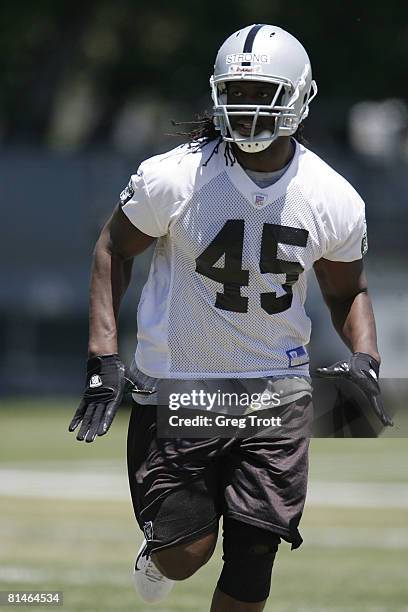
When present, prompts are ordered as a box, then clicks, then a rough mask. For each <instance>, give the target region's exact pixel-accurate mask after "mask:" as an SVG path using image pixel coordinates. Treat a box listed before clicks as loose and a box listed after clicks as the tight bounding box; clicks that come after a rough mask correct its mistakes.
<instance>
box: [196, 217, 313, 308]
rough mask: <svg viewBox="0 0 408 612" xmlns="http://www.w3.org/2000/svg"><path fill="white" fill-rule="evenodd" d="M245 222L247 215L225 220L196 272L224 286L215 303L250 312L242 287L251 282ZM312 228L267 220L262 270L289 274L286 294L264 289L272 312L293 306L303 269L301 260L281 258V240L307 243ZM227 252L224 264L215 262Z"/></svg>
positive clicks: (264, 304) (263, 295) (265, 304)
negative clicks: (245, 253)
mask: <svg viewBox="0 0 408 612" xmlns="http://www.w3.org/2000/svg"><path fill="white" fill-rule="evenodd" d="M244 232H245V222H244V220H243V219H230V220H228V221H226V222H225V224H224V226H223V227H222V229H221V230H220V231H219V232H218V234H217V235H216V236H215V238H214V240H213V241H212V242H211V243H210V244H209V245H208V247H207V248H206V249H205V251H203V252H202V253H201V255H199V256H198V257H197V259H196V272H198V273H199V274H202V275H203V276H206V277H207V278H211V279H212V280H213V281H216V282H217V283H221V284H222V285H223V286H224V287H223V291H222V293H220V292H217V297H216V300H215V307H216V308H222V309H223V310H230V311H232V312H247V311H248V298H247V297H244V296H242V295H241V287H247V286H248V284H249V271H248V270H243V269H242V252H243V248H244ZM308 235H309V232H308V231H307V230H305V229H302V228H297V227H289V226H287V225H276V224H275V223H264V225H263V230H262V240H261V255H260V261H259V269H260V272H261V273H262V274H266V273H268V272H269V273H272V274H286V279H285V282H284V283H283V284H282V289H283V290H284V291H285V294H284V295H281V296H280V297H277V296H276V293H275V292H273V291H271V292H269V293H261V294H260V298H261V307H262V308H263V309H264V310H265V311H266V312H267V313H268V314H276V313H278V312H283V311H284V310H287V309H288V308H290V306H291V304H292V297H293V295H292V287H293V285H294V284H295V283H296V281H297V280H298V278H299V275H300V274H301V273H302V272H303V269H304V268H303V266H302V265H301V264H300V263H299V262H298V261H284V260H282V259H278V244H279V243H281V244H290V245H294V246H300V247H305V246H306V243H307V237H308ZM223 255H225V263H224V267H223V268H218V267H215V266H214V264H215V263H216V262H217V261H218V260H219V259H220V257H222V256H223Z"/></svg>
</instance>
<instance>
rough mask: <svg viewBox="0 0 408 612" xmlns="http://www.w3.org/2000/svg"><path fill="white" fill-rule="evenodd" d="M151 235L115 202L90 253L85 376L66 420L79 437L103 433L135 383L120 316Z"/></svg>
mask: <svg viewBox="0 0 408 612" xmlns="http://www.w3.org/2000/svg"><path fill="white" fill-rule="evenodd" d="M154 240H155V238H153V237H151V236H148V235H146V234H144V233H143V232H141V231H140V230H138V229H137V228H136V227H135V226H134V225H133V224H132V223H131V222H130V221H129V219H128V218H127V217H126V215H125V214H124V213H123V212H122V209H121V207H120V205H119V206H117V208H116V209H115V211H114V212H113V214H112V216H111V217H110V219H109V220H108V221H107V223H106V224H105V226H104V228H103V229H102V232H101V234H100V236H99V238H98V241H97V243H96V246H95V250H94V254H93V263H92V272H91V286H90V306H89V344H88V357H89V358H88V364H87V380H86V387H85V391H84V395H83V399H82V401H81V403H80V405H79V407H78V409H77V411H76V412H75V415H74V417H73V419H72V421H71V423H70V426H69V430H70V431H74V430H75V429H76V428H77V427H78V425H79V424H80V423H81V427H80V429H79V432H78V435H77V440H80V441H83V440H85V441H86V442H93V440H94V439H95V437H96V436H97V435H98V436H102V435H104V434H105V433H106V432H107V431H108V429H109V427H110V425H111V423H112V421H113V418H114V416H115V414H116V411H117V409H118V407H119V405H120V403H121V400H122V397H123V394H124V393H125V391H126V390H127V389H130V388H131V387H132V384H133V381H132V378H131V375H130V373H129V372H128V370H127V368H126V366H125V365H124V364H123V363H122V361H121V360H120V358H119V355H118V330H117V325H118V315H119V309H120V304H121V301H122V298H123V296H124V294H125V291H126V289H127V287H128V285H129V282H130V277H131V271H132V264H133V257H134V256H135V255H138V254H139V253H142V252H143V251H144V250H145V249H146V248H147V247H148V246H149V245H150V244H151V243H152V242H153V241H154Z"/></svg>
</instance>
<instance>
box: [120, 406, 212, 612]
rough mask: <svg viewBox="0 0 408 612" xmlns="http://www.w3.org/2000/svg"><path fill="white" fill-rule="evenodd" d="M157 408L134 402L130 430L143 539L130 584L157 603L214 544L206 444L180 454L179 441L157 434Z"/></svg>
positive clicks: (131, 466) (131, 468)
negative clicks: (132, 583)
mask: <svg viewBox="0 0 408 612" xmlns="http://www.w3.org/2000/svg"><path fill="white" fill-rule="evenodd" d="M156 434H157V430H156V408H155V407H153V406H139V405H134V406H133V410H132V415H131V419H130V423H129V432H128V471H129V483H130V489H131V495H132V501H133V507H134V511H135V515H136V518H137V521H138V523H139V526H140V527H141V529H143V531H144V534H145V538H146V541H145V542H144V544H143V545H142V547H141V549H140V551H139V554H138V556H137V559H136V563H135V572H134V583H135V586H136V588H137V590H138V592H139V594H140V595H141V596H142V598H144V599H145V600H146V601H150V602H153V601H160V600H161V599H163V597H164V596H165V595H166V594H167V593H168V591H169V590H170V589H171V587H172V584H173V581H174V580H183V579H185V578H187V577H189V576H191V575H192V574H193V573H194V572H195V571H197V569H198V568H199V567H201V566H202V565H203V564H204V563H206V562H207V561H208V559H209V558H210V556H211V554H212V552H213V550H214V548H215V544H216V540H217V532H218V520H219V514H220V512H219V511H218V509H217V508H216V503H217V502H216V494H215V490H216V481H215V474H214V470H213V469H212V467H211V465H210V463H209V462H208V461H207V460H205V461H204V460H202V459H201V457H204V458H207V454H208V453H207V451H208V448H206V445H205V442H204V443H201V444H200V448H199V449H198V450H197V449H196V448H195V446H198V445H197V442H196V441H193V442H192V443H191V446H188V445H187V447H186V446H185V445H184V446H183V449H182V450H183V452H179V451H180V449H178V447H177V444H178V442H177V440H161V439H158V438H157V435H156Z"/></svg>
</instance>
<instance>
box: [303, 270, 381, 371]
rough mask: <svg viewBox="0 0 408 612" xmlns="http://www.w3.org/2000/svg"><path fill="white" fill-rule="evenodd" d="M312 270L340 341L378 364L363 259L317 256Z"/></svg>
mask: <svg viewBox="0 0 408 612" xmlns="http://www.w3.org/2000/svg"><path fill="white" fill-rule="evenodd" d="M314 271H315V274H316V278H317V280H318V283H319V286H320V290H321V292H322V295H323V298H324V301H325V302H326V304H327V306H328V308H329V310H330V314H331V319H332V322H333V325H334V327H335V329H336V331H337V332H338V334H339V336H340V337H341V339H342V340H343V342H344V343H345V344H346V346H348V348H349V349H350V350H351V351H352V352H353V353H356V352H360V353H367V354H369V355H371V356H372V357H374V359H376V360H377V361H378V363H380V362H381V358H380V355H379V352H378V347H377V333H376V328H375V320H374V313H373V308H372V305H371V300H370V296H369V294H368V288H367V279H366V275H365V273H364V266H363V260H362V259H358V260H356V261H351V262H343V261H329V260H328V259H319V260H318V261H317V262H316V263H315V264H314Z"/></svg>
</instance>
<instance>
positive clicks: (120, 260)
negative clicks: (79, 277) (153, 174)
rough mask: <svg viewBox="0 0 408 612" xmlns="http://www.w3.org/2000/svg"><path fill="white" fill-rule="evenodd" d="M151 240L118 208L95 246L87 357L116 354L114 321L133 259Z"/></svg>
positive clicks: (116, 335) (127, 281) (116, 339)
mask: <svg viewBox="0 0 408 612" xmlns="http://www.w3.org/2000/svg"><path fill="white" fill-rule="evenodd" d="M154 240H155V238H153V237H152V236H147V235H146V234H143V233H142V232H141V231H140V230H138V229H137V228H136V227H135V226H134V225H133V224H132V223H131V222H130V221H129V219H128V218H127V217H126V215H125V214H124V213H123V212H122V209H121V207H120V205H118V206H117V207H116V209H115V211H114V212H113V214H112V216H111V217H110V219H109V220H108V221H107V223H106V224H105V226H104V228H103V229H102V231H101V234H100V236H99V238H98V241H97V243H96V246H95V250H94V255H93V263H92V272H91V287H90V303H89V343H88V354H89V357H92V356H94V355H103V354H109V353H117V351H118V334H117V321H118V315H119V309H120V304H121V301H122V298H123V296H124V294H125V292H126V289H127V288H128V286H129V283H130V278H131V272H132V266H133V257H135V256H136V255H139V254H140V253H142V252H143V251H145V250H146V249H147V247H148V246H150V245H151V244H152V242H154Z"/></svg>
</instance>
